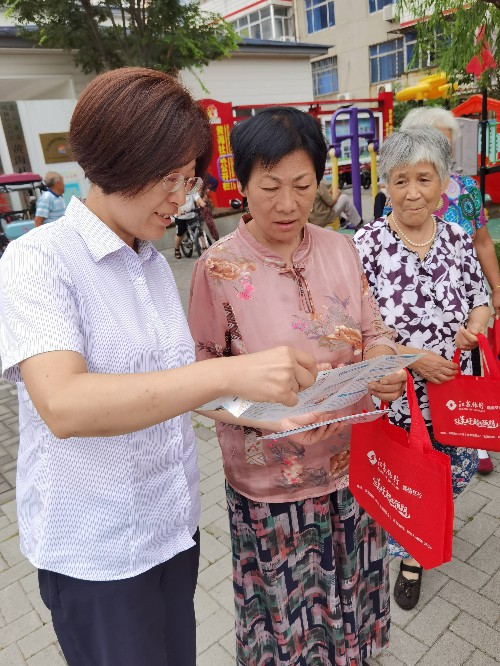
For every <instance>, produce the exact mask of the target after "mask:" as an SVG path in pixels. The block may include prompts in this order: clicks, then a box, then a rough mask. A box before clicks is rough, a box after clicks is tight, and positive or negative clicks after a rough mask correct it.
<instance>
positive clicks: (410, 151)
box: [378, 125, 452, 183]
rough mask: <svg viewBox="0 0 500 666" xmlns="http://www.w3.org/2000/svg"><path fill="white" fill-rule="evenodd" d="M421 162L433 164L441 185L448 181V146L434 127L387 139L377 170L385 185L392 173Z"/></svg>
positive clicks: (409, 131)
mask: <svg viewBox="0 0 500 666" xmlns="http://www.w3.org/2000/svg"><path fill="white" fill-rule="evenodd" d="M420 162H430V163H431V164H433V165H434V167H435V169H436V171H437V173H438V176H439V179H440V180H441V182H442V183H444V182H445V181H446V179H447V178H448V175H449V173H450V169H451V165H452V157H451V146H450V144H449V142H448V140H447V138H446V137H445V135H444V134H443V133H442V132H440V131H439V130H437V129H434V128H433V127H424V126H422V125H419V126H416V127H411V128H410V129H407V130H404V131H401V132H394V134H391V135H390V136H388V137H387V139H386V140H385V141H384V143H383V144H382V147H381V149H380V162H379V168H378V170H379V174H380V177H381V178H382V180H384V181H385V182H388V181H389V177H390V175H391V172H392V171H393V169H396V168H398V167H402V166H414V165H415V164H420Z"/></svg>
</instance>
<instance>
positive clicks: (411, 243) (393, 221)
mask: <svg viewBox="0 0 500 666" xmlns="http://www.w3.org/2000/svg"><path fill="white" fill-rule="evenodd" d="M391 217H392V223H393V224H394V226H395V227H396V231H397V232H398V234H399V235H400V236H401V238H402V239H403V240H405V241H406V242H407V243H408V244H409V245H413V247H426V246H427V245H432V243H434V239H435V238H436V233H437V224H436V218H435V217H434V215H433V216H432V223H433V226H432V236H431V237H430V238H429V240H428V241H425V243H415V241H412V240H411V239H410V238H408V236H407V235H406V234H405V233H403V231H402V230H401V229H400V227H399V225H398V223H397V222H396V218H395V217H394V212H392V213H391Z"/></svg>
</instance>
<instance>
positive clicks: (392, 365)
mask: <svg viewBox="0 0 500 666" xmlns="http://www.w3.org/2000/svg"><path fill="white" fill-rule="evenodd" d="M420 356H421V354H401V355H384V356H377V357H376V358H373V359H371V360H369V361H361V362H360V363H353V364H352V365H345V366H342V367H339V368H333V369H332V370H325V371H323V372H319V373H318V376H317V378H316V381H315V382H314V384H313V385H312V386H310V387H309V388H308V389H305V390H304V391H300V393H299V394H298V399H299V401H298V403H297V404H296V405H295V406H294V407H287V406H286V405H282V404H281V403H273V402H249V401H248V400H243V399H242V398H238V397H225V398H219V399H218V400H213V401H212V402H209V403H206V404H205V405H202V406H201V407H199V408H198V409H201V410H205V411H210V410H214V409H227V411H228V412H230V413H231V414H233V416H236V417H237V418H238V417H240V416H243V415H244V416H245V418H248V419H254V420H256V421H269V420H272V421H280V420H281V419H283V418H290V417H292V416H299V415H300V414H308V413H309V412H333V411H336V410H338V409H341V408H342V407H348V406H349V405H352V404H354V403H355V402H358V400H360V399H361V398H362V397H363V396H364V395H365V394H366V393H367V392H368V384H370V383H371V382H376V381H378V380H379V379H382V377H386V376H387V375H391V374H393V373H394V372H397V371H398V370H401V369H402V368H406V367H407V366H408V365H410V364H411V363H413V362H414V361H416V360H417V358H419V357H420ZM315 427H316V426H315Z"/></svg>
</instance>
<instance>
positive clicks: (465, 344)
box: [455, 322, 483, 351]
mask: <svg viewBox="0 0 500 666" xmlns="http://www.w3.org/2000/svg"><path fill="white" fill-rule="evenodd" d="M482 332H483V327H482V326H481V324H479V323H477V322H471V323H470V324H467V328H464V327H463V326H460V328H459V329H458V331H457V334H456V335H455V345H456V347H457V349H461V350H463V351H470V350H471V349H475V348H476V347H477V334H478V333H482Z"/></svg>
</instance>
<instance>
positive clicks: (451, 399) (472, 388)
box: [427, 334, 500, 451]
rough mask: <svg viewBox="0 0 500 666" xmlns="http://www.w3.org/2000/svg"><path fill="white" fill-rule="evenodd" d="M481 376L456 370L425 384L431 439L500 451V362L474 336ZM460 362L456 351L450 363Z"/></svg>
mask: <svg viewBox="0 0 500 666" xmlns="http://www.w3.org/2000/svg"><path fill="white" fill-rule="evenodd" d="M477 339H478V342H479V348H480V350H481V354H482V357H483V369H484V377H473V376H472V375H463V374H462V373H461V372H460V370H459V371H458V374H457V375H455V377H454V378H453V379H452V380H450V381H449V382H445V383H444V384H430V383H428V384H427V391H428V393H429V406H430V409H431V419H432V428H433V430H434V437H435V438H436V439H437V441H438V442H440V443H441V444H447V445H448V446H465V447H468V448H471V449H487V450H488V451H500V363H499V362H498V361H497V360H496V359H495V357H494V356H493V353H492V351H491V349H490V346H489V345H488V341H487V340H486V338H485V337H484V335H481V334H479V335H478V336H477ZM459 360H460V351H459V350H458V349H457V351H456V352H455V355H454V356H453V361H454V363H458V362H459Z"/></svg>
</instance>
